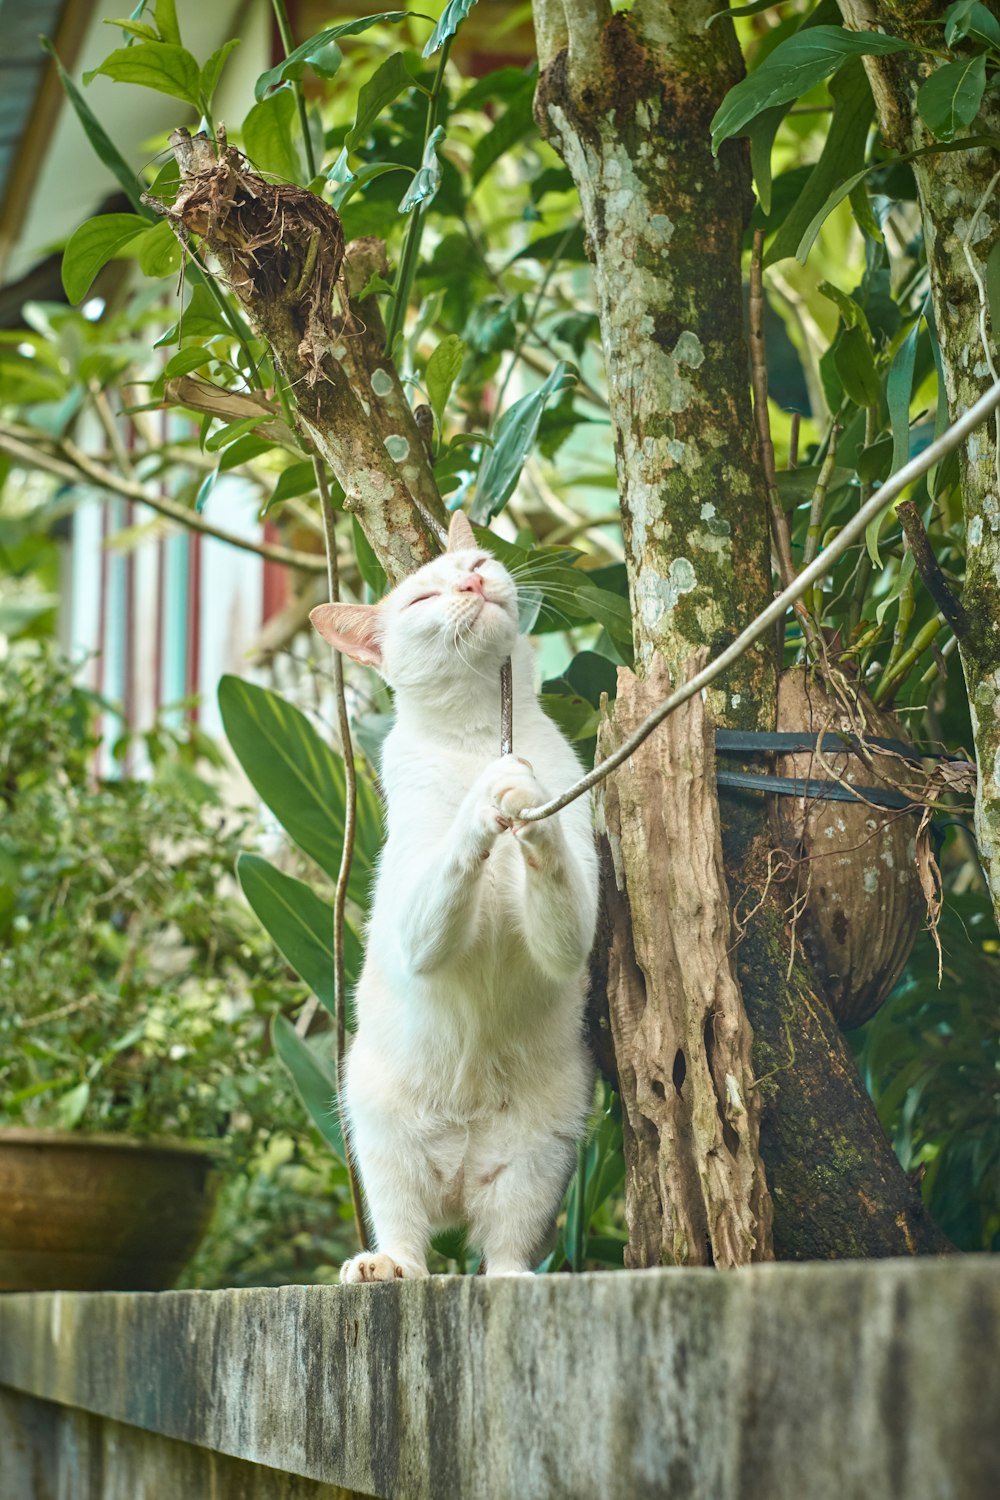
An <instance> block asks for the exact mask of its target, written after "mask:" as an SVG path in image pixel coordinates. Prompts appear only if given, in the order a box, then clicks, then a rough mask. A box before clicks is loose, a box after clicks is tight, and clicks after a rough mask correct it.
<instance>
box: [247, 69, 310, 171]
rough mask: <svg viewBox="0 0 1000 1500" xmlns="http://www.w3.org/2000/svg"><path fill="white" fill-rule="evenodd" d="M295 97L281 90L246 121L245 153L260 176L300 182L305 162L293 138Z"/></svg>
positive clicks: (258, 105) (265, 101)
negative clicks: (265, 175)
mask: <svg viewBox="0 0 1000 1500" xmlns="http://www.w3.org/2000/svg"><path fill="white" fill-rule="evenodd" d="M295 113H296V111H295V95H294V94H293V93H292V91H291V89H290V88H282V89H279V90H278V91H277V93H274V94H270V95H268V97H267V98H266V99H264V100H262V101H261V103H260V104H255V105H254V106H253V108H252V109H251V110H250V113H249V114H248V115H247V117H246V119H245V120H244V121H243V149H244V151H245V152H246V154H247V156H248V157H249V159H250V161H251V162H252V163H253V164H254V166H255V167H256V168H257V169H258V171H260V172H266V173H267V174H268V175H270V176H273V177H277V178H279V179H280V180H281V181H282V182H299V181H301V178H302V162H301V158H300V157H299V151H298V147H297V145H296V143H295V140H294V138H293V135H292V121H293V120H294V118H295Z"/></svg>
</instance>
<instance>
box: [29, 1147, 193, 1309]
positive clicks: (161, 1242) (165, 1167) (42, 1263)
mask: <svg viewBox="0 0 1000 1500" xmlns="http://www.w3.org/2000/svg"><path fill="white" fill-rule="evenodd" d="M210 1170H211V1158H210V1155H209V1153H208V1151H207V1150H206V1149H205V1148H204V1147H201V1146H193V1145H188V1144H186V1143H175V1142H172V1141H169V1142H168V1141H157V1140H138V1139H131V1138H130V1137H128V1136H113V1135H75V1134H69V1133H62V1132H58V1131H46V1130H20V1129H0V1291H6V1292H10V1291H57V1290H58V1291H161V1290H163V1289H165V1288H167V1287H170V1286H173V1284H174V1282H175V1281H176V1280H177V1277H178V1276H179V1275H180V1273H181V1271H182V1270H183V1268H184V1266H185V1264H186V1263H187V1261H188V1260H190V1258H191V1256H192V1254H193V1253H194V1251H195V1249H196V1248H197V1246H198V1243H199V1241H200V1240H201V1238H202V1236H203V1235H204V1233H205V1230H206V1229H207V1227H208V1221H209V1218H210V1216H211V1212H212V1206H213V1203H214V1200H215V1184H214V1182H213V1181H212V1178H211V1176H210Z"/></svg>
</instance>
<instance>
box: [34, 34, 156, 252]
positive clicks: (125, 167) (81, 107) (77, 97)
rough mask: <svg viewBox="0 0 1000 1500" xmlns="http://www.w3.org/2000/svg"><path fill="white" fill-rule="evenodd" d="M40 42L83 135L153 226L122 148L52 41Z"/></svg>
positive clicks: (44, 38)
mask: <svg viewBox="0 0 1000 1500" xmlns="http://www.w3.org/2000/svg"><path fill="white" fill-rule="evenodd" d="M40 40H41V45H42V51H43V52H47V53H48V55H49V57H51V59H52V61H53V62H54V63H55V65H56V68H57V69H58V71H59V79H60V82H61V83H62V86H63V89H64V90H65V92H66V97H67V99H68V100H69V102H70V104H72V106H73V111H74V113H75V115H76V117H77V119H78V120H79V122H80V124H81V126H82V127H83V133H84V135H85V136H86V137H87V139H88V141H89V142H90V144H91V145H92V146H93V148H94V151H95V153H96V155H97V157H98V158H99V160H100V161H102V162H103V163H104V165H105V166H106V167H107V168H108V170H109V171H110V172H111V173H112V174H113V175H114V177H115V179H116V181H117V182H118V185H119V187H120V188H121V189H122V192H123V193H124V194H125V195H126V197H127V198H128V200H129V202H130V203H131V205H132V207H133V208H134V209H135V211H136V213H137V214H141V215H142V217H143V218H144V219H146V220H148V222H149V223H151V224H152V223H154V222H155V220H156V215H155V214H154V212H153V210H152V209H151V208H147V206H146V205H145V204H144V203H143V202H142V200H141V198H140V193H141V192H142V184H141V183H140V182H139V179H138V177H137V176H136V174H135V172H134V171H133V170H132V168H131V167H130V166H129V164H128V162H127V161H126V160H125V158H124V156H122V154H121V152H120V151H119V150H118V147H117V146H116V145H115V144H114V142H113V141H112V139H111V137H110V136H109V135H108V133H107V131H106V130H105V129H104V126H103V125H102V124H101V122H100V121H99V120H98V118H97V116H96V115H95V114H94V112H93V110H92V109H91V107H90V105H89V104H88V103H87V101H86V99H85V98H84V97H83V95H82V94H81V93H80V90H79V89H78V88H77V86H76V84H75V83H74V82H73V80H72V78H71V77H70V76H69V74H68V73H67V72H66V69H65V68H64V67H63V65H62V62H61V61H60V58H59V54H58V53H57V52H56V49H55V48H54V47H53V45H52V43H51V42H50V41H49V39H48V37H47V36H43V37H42V38H41V39H40Z"/></svg>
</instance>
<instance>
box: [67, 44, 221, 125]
mask: <svg viewBox="0 0 1000 1500" xmlns="http://www.w3.org/2000/svg"><path fill="white" fill-rule="evenodd" d="M98 74H104V76H105V77H106V78H112V79H114V81H115V83H138V84H140V85H141V86H142V87H143V88H147V89H156V90H157V92H158V93H161V94H169V95H170V97H171V98H172V99H183V100H184V102H185V103H186V104H191V105H193V106H194V108H195V109H200V108H201V102H200V98H199V86H200V83H201V69H200V68H199V66H198V64H197V62H196V60H195V59H194V58H193V57H192V56H191V53H190V52H189V51H188V50H187V48H186V47H177V46H175V45H174V44H173V43H170V42H139V43H138V44H137V45H136V46H134V47H119V48H118V50H117V51H116V52H112V53H111V54H110V56H109V57H106V58H105V59H104V61H103V62H102V63H101V65H100V67H99V68H92V69H91V70H90V72H89V73H85V74H84V75H83V81H84V83H89V82H90V81H91V79H92V78H96V77H97V76H98Z"/></svg>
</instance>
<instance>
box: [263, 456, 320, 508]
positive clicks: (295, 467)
mask: <svg viewBox="0 0 1000 1500" xmlns="http://www.w3.org/2000/svg"><path fill="white" fill-rule="evenodd" d="M315 488H316V471H315V469H314V468H313V466H312V464H311V463H301V464H289V466H288V468H287V469H282V471H281V473H280V474H279V475H278V482H277V484H276V485H275V486H274V489H273V490H272V491H271V494H270V497H269V498H268V502H267V505H266V506H265V509H264V514H265V515H267V514H268V513H269V512H270V511H271V510H273V509H274V507H275V506H276V505H280V504H281V503H282V501H283V500H291V499H292V498H293V496H295V495H308V494H309V493H310V492H311V491H312V490H314V489H315Z"/></svg>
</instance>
